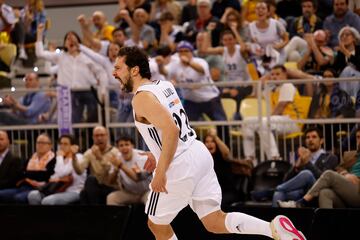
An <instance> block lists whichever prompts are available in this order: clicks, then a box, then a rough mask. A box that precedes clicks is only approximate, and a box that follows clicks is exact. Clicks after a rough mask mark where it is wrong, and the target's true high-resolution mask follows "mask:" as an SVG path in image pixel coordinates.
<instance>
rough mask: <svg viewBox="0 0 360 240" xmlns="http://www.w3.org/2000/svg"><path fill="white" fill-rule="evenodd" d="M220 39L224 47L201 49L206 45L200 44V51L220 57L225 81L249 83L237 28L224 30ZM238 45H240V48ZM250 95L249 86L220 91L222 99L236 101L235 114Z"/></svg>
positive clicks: (227, 88)
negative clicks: (223, 65)
mask: <svg viewBox="0 0 360 240" xmlns="http://www.w3.org/2000/svg"><path fill="white" fill-rule="evenodd" d="M221 39H222V44H223V46H224V47H216V48H203V47H206V44H202V45H201V48H200V51H201V52H204V53H206V54H219V55H222V59H223V62H224V63H225V69H226V72H225V78H226V81H229V82H233V81H242V82H249V81H250V80H251V79H250V76H249V73H248V71H247V69H246V66H247V62H246V60H245V58H244V57H243V55H244V52H246V50H243V49H244V48H246V45H245V44H244V43H243V42H242V41H241V38H240V35H239V33H238V32H237V27H236V26H234V25H232V30H225V31H224V32H223V33H222V35H221ZM237 39H239V41H237ZM240 41H241V42H240ZM239 43H240V44H242V46H241V45H240V44H239ZM251 93H252V86H251V85H248V86H239V87H226V88H223V89H222V96H223V97H230V98H233V99H235V100H236V113H238V112H239V109H240V103H241V101H242V100H243V99H244V98H246V97H247V96H249V95H250V94H251ZM235 119H240V116H238V115H236V116H235Z"/></svg>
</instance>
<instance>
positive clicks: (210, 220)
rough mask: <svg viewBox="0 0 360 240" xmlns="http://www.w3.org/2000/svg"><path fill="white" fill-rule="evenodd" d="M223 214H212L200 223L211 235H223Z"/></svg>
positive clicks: (219, 212)
mask: <svg viewBox="0 0 360 240" xmlns="http://www.w3.org/2000/svg"><path fill="white" fill-rule="evenodd" d="M225 216H226V215H225V213H223V212H221V211H218V212H216V213H212V214H210V215H208V216H206V217H204V218H203V219H202V223H203V225H204V227H205V228H206V230H207V231H208V232H211V233H224V232H225V230H224V229H225V225H224V224H225Z"/></svg>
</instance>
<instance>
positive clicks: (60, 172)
mask: <svg viewBox="0 0 360 240" xmlns="http://www.w3.org/2000/svg"><path fill="white" fill-rule="evenodd" d="M58 144H59V149H58V151H57V153H56V164H55V169H54V171H55V172H54V174H53V175H51V177H50V179H49V182H48V183H47V184H45V185H44V186H42V187H40V188H39V190H33V191H31V192H30V193H29V195H28V201H29V204H30V205H40V204H41V205H65V204H69V203H74V202H77V201H79V199H80V191H81V190H82V188H83V186H84V182H85V178H86V173H85V172H84V173H83V174H81V175H78V174H76V173H75V171H74V169H73V164H72V161H74V159H75V158H76V159H77V161H81V160H82V154H79V153H78V149H79V147H78V146H77V145H75V140H74V137H73V136H71V135H62V136H61V137H60V138H59V140H58Z"/></svg>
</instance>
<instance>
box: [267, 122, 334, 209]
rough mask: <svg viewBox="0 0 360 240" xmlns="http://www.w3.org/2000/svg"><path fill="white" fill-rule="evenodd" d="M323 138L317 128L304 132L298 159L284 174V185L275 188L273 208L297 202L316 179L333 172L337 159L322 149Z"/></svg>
mask: <svg viewBox="0 0 360 240" xmlns="http://www.w3.org/2000/svg"><path fill="white" fill-rule="evenodd" d="M323 142H324V138H323V136H322V132H321V130H320V129H318V128H308V129H306V131H305V145H306V147H300V148H299V149H298V155H299V158H298V159H297V161H296V163H295V165H294V166H293V167H292V168H291V169H290V171H289V172H288V173H287V174H286V176H285V179H284V183H282V184H280V185H279V186H277V187H276V189H275V193H274V196H273V207H276V206H277V205H278V204H279V205H280V206H281V204H282V202H283V201H285V200H298V199H300V198H301V197H302V196H304V194H305V193H306V192H307V190H309V189H310V187H311V186H312V185H313V184H314V183H315V181H316V179H318V178H319V177H320V175H321V174H322V173H323V172H324V171H326V170H335V167H336V166H337V165H338V163H339V160H338V158H337V157H336V156H335V155H334V154H332V153H329V152H325V150H324V149H323V148H322V144H323Z"/></svg>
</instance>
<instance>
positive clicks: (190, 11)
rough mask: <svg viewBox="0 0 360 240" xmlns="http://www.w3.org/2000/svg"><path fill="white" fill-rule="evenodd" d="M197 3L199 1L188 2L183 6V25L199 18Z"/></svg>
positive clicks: (181, 22)
mask: <svg viewBox="0 0 360 240" xmlns="http://www.w3.org/2000/svg"><path fill="white" fill-rule="evenodd" d="M196 1H197V0H188V1H187V3H186V4H185V5H184V6H183V8H182V12H181V21H180V24H181V25H183V24H184V23H186V22H190V21H191V20H194V19H196V18H197V10H196Z"/></svg>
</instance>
